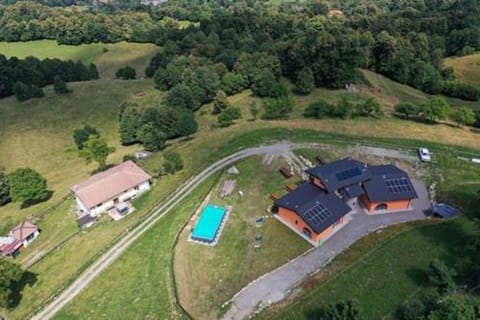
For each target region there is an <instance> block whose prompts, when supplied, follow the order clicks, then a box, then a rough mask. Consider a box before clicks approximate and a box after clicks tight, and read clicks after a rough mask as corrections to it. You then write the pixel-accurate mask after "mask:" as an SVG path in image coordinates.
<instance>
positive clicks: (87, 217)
mask: <svg viewBox="0 0 480 320" xmlns="http://www.w3.org/2000/svg"><path fill="white" fill-rule="evenodd" d="M95 220H96V219H95V218H94V217H92V216H91V215H89V214H87V215H84V216H83V217H81V218H78V219H77V223H78V225H79V226H80V227H83V226H84V225H87V224H89V223H91V222H94V221H95Z"/></svg>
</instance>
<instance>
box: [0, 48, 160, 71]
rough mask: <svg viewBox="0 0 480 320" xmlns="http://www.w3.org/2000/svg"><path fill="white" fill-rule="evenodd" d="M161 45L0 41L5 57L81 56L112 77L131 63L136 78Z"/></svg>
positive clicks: (0, 49) (66, 57) (66, 58)
mask: <svg viewBox="0 0 480 320" xmlns="http://www.w3.org/2000/svg"><path fill="white" fill-rule="evenodd" d="M158 50H159V48H158V47H157V46H155V45H154V44H149V43H128V42H119V43H106V44H103V43H92V44H82V45H78V46H70V45H59V44H57V42H56V41H55V40H38V41H29V42H0V54H3V55H5V56H6V57H12V56H14V57H18V58H25V57H27V56H34V57H37V58H39V59H45V58H58V59H61V60H74V61H77V60H81V61H82V62H83V63H87V64H88V63H95V64H96V65H97V67H98V71H99V73H100V77H101V78H104V79H113V78H114V77H115V72H116V71H117V69H118V68H120V67H123V66H126V65H129V66H131V67H133V68H135V69H136V71H137V78H140V77H143V76H144V73H143V72H144V70H145V68H146V67H147V65H148V63H149V62H150V59H151V58H152V57H153V56H154V55H155V53H157V52H158Z"/></svg>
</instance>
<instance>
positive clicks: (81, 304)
mask: <svg viewBox="0 0 480 320" xmlns="http://www.w3.org/2000/svg"><path fill="white" fill-rule="evenodd" d="M285 138H289V139H291V140H292V141H317V142H321V141H325V142H330V143H339V141H338V139H336V138H335V136H331V135H328V134H325V133H321V132H315V131H309V130H294V131H293V132H289V131H286V130H284V129H264V130H260V131H255V132H252V133H246V134H243V135H240V136H237V137H236V138H234V139H232V140H229V139H227V138H225V139H224V140H223V141H222V143H219V144H218V145H216V147H214V148H209V144H208V143H206V142H205V141H203V140H200V139H199V140H198V144H195V146H197V149H196V151H197V153H195V157H187V156H185V157H184V159H185V164H186V169H185V171H182V172H181V173H180V174H179V175H174V176H169V177H167V178H163V179H161V180H160V181H158V182H157V186H156V187H155V189H154V190H153V191H152V193H151V194H149V196H148V197H149V199H148V200H149V201H148V203H146V204H145V207H149V206H151V205H152V203H153V201H155V200H157V199H161V196H162V194H164V193H165V192H168V190H171V187H172V186H175V185H178V183H179V182H180V181H182V179H184V178H185V177H186V176H188V175H189V174H191V173H192V172H196V171H198V170H200V168H199V167H198V166H197V164H198V163H199V162H198V161H200V162H202V163H203V162H205V163H209V162H211V161H213V160H214V159H216V158H218V157H221V156H223V155H225V154H229V153H231V152H233V151H234V150H237V149H239V148H243V147H248V146H251V145H256V144H258V143H261V142H264V141H269V140H270V141H271V140H278V139H285ZM342 139H343V138H342ZM202 141H203V142H202ZM350 141H351V142H350V143H355V141H356V140H355V139H352V140H350ZM358 141H362V142H363V143H369V141H370V142H377V143H382V144H383V143H387V142H389V141H390V143H393V141H392V140H386V139H374V140H369V139H365V138H359V140H358ZM192 143H193V141H192V140H189V141H186V142H182V143H181V144H178V145H176V146H175V147H174V149H176V150H179V151H181V152H182V153H184V155H188V154H189V153H186V152H185V150H186V149H187V150H191V148H192V146H191V145H190V144H192ZM205 143H206V144H205ZM398 143H401V144H403V145H404V146H405V145H410V146H414V145H415V142H414V141H399V142H398ZM428 146H429V147H431V148H432V150H441V149H438V148H440V147H441V146H440V145H435V144H429V145H428ZM185 148H186V149H185ZM155 161H156V155H155V156H154V157H153V158H151V159H149V160H148V161H145V162H144V164H147V166H151V167H154V166H155V165H154V163H155ZM197 204H198V201H197ZM137 215H141V212H140V211H138V212H137V213H136V214H135V215H132V216H129V217H128V218H127V220H124V221H121V223H120V224H111V223H110V224H108V226H107V225H106V223H107V222H105V224H101V225H99V226H97V227H96V228H95V229H93V230H92V231H91V232H89V233H87V234H86V235H82V237H78V238H75V240H74V241H72V242H70V243H68V245H67V246H66V247H65V248H62V250H59V251H58V252H56V253H55V255H53V256H51V257H49V258H48V259H46V260H44V261H42V262H41V263H39V264H38V265H36V266H35V267H34V268H33V271H34V272H36V273H38V274H39V275H41V276H42V281H41V282H40V281H39V283H38V284H37V285H36V286H34V287H32V288H30V287H28V288H27V289H26V291H24V297H23V299H22V301H21V305H20V306H19V308H18V309H15V310H14V312H12V313H11V314H10V315H11V317H12V318H14V319H20V318H23V317H24V316H25V312H28V310H31V309H32V308H33V307H34V306H35V305H38V303H39V302H40V301H42V300H43V299H44V297H45V296H46V295H47V294H48V293H49V292H50V294H51V292H52V291H53V290H54V289H55V288H56V286H58V285H60V284H62V283H64V282H65V281H66V280H68V279H69V278H70V277H71V276H73V275H74V274H75V272H76V270H78V268H80V266H82V264H85V263H88V260H89V259H90V258H92V256H94V255H95V253H97V252H99V251H101V249H102V248H103V247H104V246H105V245H106V243H108V241H107V240H108V239H112V234H114V233H115V232H117V233H118V234H119V233H121V230H124V228H126V227H128V226H129V225H131V223H132V221H131V220H128V219H138V220H140V219H141V217H139V216H137ZM154 233H155V232H154ZM160 233H161V232H160ZM149 234H150V232H149ZM152 236H153V235H152ZM145 239H146V240H144V241H145V242H148V239H150V238H145ZM39 240H40V239H39ZM138 245H142V246H148V243H145V244H141V243H140V242H138ZM142 257H143V259H144V260H142V259H140V258H139V257H136V260H135V263H136V265H138V264H140V265H150V264H151V263H152V259H150V256H148V255H147V256H142ZM67 259H68V260H67ZM62 261H63V262H64V261H69V266H70V267H69V268H65V265H64V264H63V263H62ZM153 262H154V261H153ZM51 274H55V275H56V277H52V276H51ZM104 276H105V277H107V278H108V279H109V280H108V281H110V282H111V283H117V285H119V284H120V283H122V282H126V281H128V282H129V281H130V277H141V276H144V277H146V280H143V281H148V277H149V273H148V272H143V273H142V274H139V273H136V272H134V273H128V272H125V271H124V269H122V268H118V270H117V271H116V272H115V273H112V272H111V271H110V270H107V272H106V273H105V275H104ZM132 281H133V280H132ZM135 281H137V282H138V281H139V280H138V278H135ZM165 281H166V280H165ZM104 289H105V283H103V282H102V283H99V284H98V285H97V284H95V283H94V284H93V285H92V286H91V287H90V288H89V289H88V291H89V292H91V293H90V294H89V295H95V296H103V295H105V294H104V292H105V291H104ZM108 292H109V293H108V297H109V299H110V300H111V301H123V299H125V293H124V292H123V291H118V290H111V291H110V290H109V291H108ZM117 294H118V296H117ZM92 301H93V300H92V299H87V298H86V296H83V295H82V296H80V297H79V298H78V299H76V300H75V301H74V305H77V307H76V308H78V309H79V310H89V308H91V304H92ZM105 303H107V302H105ZM123 306H124V307H125V308H127V307H129V304H124V305H123ZM121 308H122V306H121V305H120V304H117V305H116V307H115V308H112V309H111V310H109V309H102V310H103V311H102V312H103V313H102V315H103V314H105V317H107V318H108V317H109V316H110V314H109V312H119V311H118V310H119V309H121ZM22 315H23V316H22ZM162 315H163V314H162Z"/></svg>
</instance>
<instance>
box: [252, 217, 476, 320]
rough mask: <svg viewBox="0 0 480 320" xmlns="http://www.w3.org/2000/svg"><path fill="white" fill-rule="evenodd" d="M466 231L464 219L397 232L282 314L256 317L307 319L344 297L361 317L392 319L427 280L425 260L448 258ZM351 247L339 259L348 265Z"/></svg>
mask: <svg viewBox="0 0 480 320" xmlns="http://www.w3.org/2000/svg"><path fill="white" fill-rule="evenodd" d="M469 232H471V222H470V221H469V220H468V219H466V218H459V219H457V220H454V221H450V222H445V223H442V224H426V225H422V224H420V225H417V226H412V227H411V228H404V230H402V229H400V230H398V232H397V233H396V234H395V235H393V236H392V237H389V238H387V239H386V240H385V241H383V242H381V243H379V244H378V245H377V246H376V247H374V248H373V249H372V250H370V251H368V252H362V253H363V254H364V255H363V256H361V257H357V258H358V260H356V261H355V260H354V261H352V262H353V263H352V264H351V265H347V266H343V268H338V269H337V270H336V271H337V273H336V274H331V275H330V279H328V280H327V281H324V282H321V283H316V284H314V285H313V289H312V288H311V286H310V288H309V289H310V291H309V292H308V293H306V294H305V295H304V296H302V297H301V298H299V299H298V300H296V301H295V302H294V303H293V304H291V305H290V306H288V307H286V308H285V309H283V310H282V311H281V312H279V313H275V312H271V313H270V312H268V311H267V312H265V313H264V314H262V315H261V316H260V317H259V318H260V319H272V318H275V319H299V320H301V319H312V318H314V317H315V315H317V312H318V309H319V308H321V307H324V306H325V305H327V304H329V303H336V302H338V301H341V300H348V299H356V300H357V301H358V302H359V304H360V306H361V308H362V310H363V316H364V317H365V319H385V318H387V319H389V318H392V315H393V313H394V312H395V310H396V308H397V307H398V305H399V303H401V302H403V301H405V300H406V299H407V298H408V297H409V296H410V295H411V294H412V293H414V292H415V290H416V289H417V288H418V287H419V286H420V285H422V284H424V283H425V282H426V280H427V276H426V270H427V268H428V265H429V263H430V261H431V260H432V259H434V258H440V259H446V260H448V259H451V255H452V254H454V253H455V251H457V249H456V248H457V247H458V246H461V245H462V243H463V242H464V240H465V235H466V234H467V233H469ZM359 246H361V244H359ZM356 249H358V248H357V246H354V247H352V248H351V249H349V250H348V251H347V252H345V253H344V254H342V255H341V256H340V257H339V258H338V259H340V260H341V259H344V260H346V261H348V260H349V259H348V255H350V254H353V255H355V252H354V251H355V250H356ZM420 253H421V254H420ZM345 256H347V257H345ZM307 287H308V285H307Z"/></svg>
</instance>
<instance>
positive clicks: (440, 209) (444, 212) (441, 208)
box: [432, 203, 460, 219]
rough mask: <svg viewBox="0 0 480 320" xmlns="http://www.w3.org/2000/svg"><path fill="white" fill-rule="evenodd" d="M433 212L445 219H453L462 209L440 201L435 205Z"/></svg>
mask: <svg viewBox="0 0 480 320" xmlns="http://www.w3.org/2000/svg"><path fill="white" fill-rule="evenodd" d="M432 213H433V215H434V216H438V217H441V218H443V219H451V218H454V217H456V216H457V215H459V214H460V210H458V209H457V208H454V207H452V206H450V205H448V204H445V203H438V204H436V205H434V206H433V208H432Z"/></svg>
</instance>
